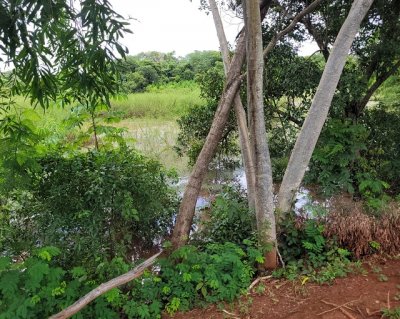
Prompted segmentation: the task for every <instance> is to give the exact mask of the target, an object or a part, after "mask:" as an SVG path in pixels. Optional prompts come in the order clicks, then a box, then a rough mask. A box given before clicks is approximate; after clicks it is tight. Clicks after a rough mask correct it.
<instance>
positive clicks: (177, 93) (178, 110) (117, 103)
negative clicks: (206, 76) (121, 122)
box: [111, 82, 204, 120]
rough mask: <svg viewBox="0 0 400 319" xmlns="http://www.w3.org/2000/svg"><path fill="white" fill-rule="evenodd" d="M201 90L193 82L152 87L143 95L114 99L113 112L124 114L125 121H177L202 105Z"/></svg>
mask: <svg viewBox="0 0 400 319" xmlns="http://www.w3.org/2000/svg"><path fill="white" fill-rule="evenodd" d="M202 103H204V100H203V99H202V98H200V89H199V87H198V86H197V85H196V84H195V83H193V82H182V83H171V84H167V85H163V86H159V87H157V86H152V87H149V88H148V89H147V91H146V92H143V93H135V94H129V95H128V96H126V97H121V98H118V99H113V100H112V102H111V105H112V110H113V111H116V112H120V113H122V116H123V118H125V119H134V118H153V119H154V118H156V119H168V120H175V119H177V118H178V117H180V116H182V115H184V114H185V113H186V112H187V111H188V110H189V108H190V107H192V106H196V105H200V104H202Z"/></svg>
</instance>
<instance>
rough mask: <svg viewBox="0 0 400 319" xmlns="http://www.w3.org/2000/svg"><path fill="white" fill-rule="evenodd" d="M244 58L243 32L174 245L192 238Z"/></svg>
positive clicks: (186, 197)
mask: <svg viewBox="0 0 400 319" xmlns="http://www.w3.org/2000/svg"><path fill="white" fill-rule="evenodd" d="M244 58H245V36H244V33H242V34H241V35H240V37H239V40H238V44H237V49H236V54H235V55H234V57H233V60H232V63H231V67H230V69H229V72H228V76H227V82H226V85H225V88H224V92H223V94H222V98H221V100H220V102H219V105H218V108H217V111H216V112H215V116H214V119H213V123H212V125H211V128H210V131H209V133H208V135H207V138H206V141H205V143H204V146H203V148H202V150H201V152H200V154H199V156H198V157H197V160H196V163H195V165H194V167H193V170H192V173H191V175H190V177H189V181H188V184H187V186H186V188H185V192H184V194H183V198H182V202H181V205H180V207H179V212H178V216H177V220H176V224H175V227H174V230H173V233H172V238H171V242H172V245H173V247H174V248H178V247H181V246H182V245H184V244H186V243H187V241H188V239H189V233H190V227H191V225H192V222H193V217H194V213H195V207H196V201H197V197H198V195H199V193H200V189H201V185H202V183H203V179H204V176H205V174H206V173H207V170H208V165H209V163H210V161H211V160H212V158H213V156H214V154H215V150H216V148H217V146H218V143H219V141H220V140H221V137H222V134H223V130H224V127H225V125H226V122H227V120H228V116H229V111H230V107H231V105H232V102H233V100H234V98H235V96H236V94H237V91H238V90H239V86H240V84H241V82H242V77H241V76H240V70H241V67H242V65H243V61H244Z"/></svg>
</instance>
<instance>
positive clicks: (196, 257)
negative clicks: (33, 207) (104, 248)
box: [0, 242, 263, 319]
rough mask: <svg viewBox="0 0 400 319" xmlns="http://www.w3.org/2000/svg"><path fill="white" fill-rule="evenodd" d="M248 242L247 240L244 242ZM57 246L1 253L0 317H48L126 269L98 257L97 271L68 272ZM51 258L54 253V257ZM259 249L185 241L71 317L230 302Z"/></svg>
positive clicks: (142, 314)
mask: <svg viewBox="0 0 400 319" xmlns="http://www.w3.org/2000/svg"><path fill="white" fill-rule="evenodd" d="M247 244H250V243H249V242H247ZM59 254H60V250H58V249H57V248H54V247H46V248H42V249H40V250H38V251H36V253H34V256H32V257H30V258H28V259H27V260H25V261H22V262H19V263H14V262H12V261H11V260H10V259H9V258H5V257H1V258H0V318H1V319H14V318H20V319H25V318H47V317H48V316H50V315H51V314H54V313H55V312H57V311H60V310H62V308H65V307H66V306H68V305H70V304H72V303H73V302H74V301H76V300H77V299H78V298H79V297H82V296H83V295H84V294H85V293H87V292H88V291H90V290H91V289H93V288H94V287H96V286H97V285H98V284H99V283H101V282H104V281H106V280H108V279H110V278H111V277H114V276H117V275H119V274H121V273H123V272H126V271H127V270H128V265H127V264H126V263H125V262H124V261H123V260H122V259H120V258H116V259H114V260H112V261H111V262H107V261H105V262H102V263H100V264H99V265H98V266H97V267H96V270H95V272H93V273H90V272H89V271H88V270H87V269H86V268H84V267H74V268H72V269H71V270H70V271H66V270H64V269H62V268H60V267H57V266H56V265H55V263H54V261H55V259H57V257H55V256H57V255H59ZM53 257H55V258H54V259H53ZM257 262H263V258H262V256H261V252H260V251H258V250H257V249H255V248H254V247H253V246H251V245H247V246H246V247H245V248H244V249H242V248H240V247H238V246H237V245H235V244H232V243H225V244H223V245H222V244H210V245H207V246H206V247H204V248H203V249H199V248H196V247H194V246H184V247H182V248H180V249H179V250H177V251H175V252H174V253H172V255H171V256H170V257H169V258H165V259H160V260H159V261H158V264H157V265H156V266H155V267H154V268H153V270H152V271H150V270H148V271H146V272H145V273H144V275H143V276H142V277H141V278H140V279H137V280H135V281H133V282H132V283H129V284H127V285H125V286H124V287H120V288H114V289H112V290H111V291H109V292H107V293H106V294H104V295H103V296H101V297H99V298H97V299H96V300H95V301H94V302H92V303H90V304H89V305H88V306H87V307H85V308H84V309H83V310H82V311H81V312H79V313H78V314H77V315H75V316H74V318H106V319H107V318H118V317H120V316H123V317H124V318H125V317H127V318H130V319H131V318H141V319H143V318H161V312H162V311H164V310H165V311H166V312H168V313H170V314H172V313H174V312H176V311H178V310H188V309H190V308H192V307H194V306H197V305H202V304H206V303H210V302H217V301H232V300H233V299H234V298H236V297H238V296H239V295H240V294H241V293H243V292H244V291H246V288H247V287H248V286H249V284H250V282H251V280H252V278H253V275H254V270H255V265H256V263H257Z"/></svg>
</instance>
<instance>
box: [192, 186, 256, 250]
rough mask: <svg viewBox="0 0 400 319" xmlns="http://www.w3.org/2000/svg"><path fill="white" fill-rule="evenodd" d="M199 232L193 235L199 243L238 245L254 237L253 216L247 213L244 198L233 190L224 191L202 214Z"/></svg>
mask: <svg viewBox="0 0 400 319" xmlns="http://www.w3.org/2000/svg"><path fill="white" fill-rule="evenodd" d="M202 214H203V215H205V216H206V217H204V221H200V225H199V228H200V229H199V231H198V232H196V233H195V234H194V236H195V238H196V239H199V240H200V241H201V242H203V243H204V242H214V243H221V244H222V243H225V242H227V241H228V242H233V243H236V244H238V245H240V244H241V243H242V242H243V240H245V239H251V238H254V237H255V233H254V229H255V216H254V212H251V211H249V207H248V203H247V199H246V197H245V196H244V195H243V194H242V193H240V192H239V191H238V190H235V189H233V188H231V189H227V190H225V191H224V192H223V193H222V194H221V195H218V196H217V197H216V198H215V200H213V201H212V203H211V207H210V208H209V209H207V210H205V211H203V212H202Z"/></svg>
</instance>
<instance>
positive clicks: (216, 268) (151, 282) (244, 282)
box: [124, 243, 263, 318]
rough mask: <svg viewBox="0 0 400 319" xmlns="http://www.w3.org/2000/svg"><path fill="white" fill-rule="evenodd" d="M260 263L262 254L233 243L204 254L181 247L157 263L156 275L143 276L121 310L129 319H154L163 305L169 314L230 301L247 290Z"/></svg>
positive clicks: (208, 249) (211, 247)
mask: <svg viewBox="0 0 400 319" xmlns="http://www.w3.org/2000/svg"><path fill="white" fill-rule="evenodd" d="M262 261H263V258H262V255H261V252H260V251H258V250H256V249H254V248H252V247H251V246H246V248H245V250H244V249H242V248H239V247H238V246H237V245H235V244H232V243H224V244H208V245H207V246H205V248H204V250H202V249H200V248H196V247H194V246H184V247H182V248H180V249H179V250H177V251H175V252H174V253H173V254H172V255H171V257H170V258H168V259H162V260H160V261H159V266H160V271H159V273H158V274H152V273H150V272H147V273H145V276H144V279H143V280H141V283H140V282H138V283H137V284H136V285H135V286H134V290H133V292H132V296H133V300H132V301H131V302H128V303H127V304H126V306H125V307H124V308H125V310H127V309H129V312H127V313H128V316H129V318H138V317H139V318H155V317H156V315H157V314H158V312H156V311H155V310H158V311H159V309H160V308H161V309H162V308H163V305H164V307H165V309H166V311H167V312H168V313H170V314H172V313H174V312H176V311H178V310H189V309H190V308H192V307H194V306H199V305H204V304H206V303H210V302H213V303H215V302H218V301H233V299H234V298H236V297H237V296H239V295H240V294H241V293H243V292H244V291H245V290H246V288H247V287H248V285H249V284H250V282H251V279H252V277H253V274H254V268H253V267H254V266H255V265H256V263H257V262H262ZM135 288H136V289H135ZM155 302H156V304H154V303H155ZM162 304H163V305H162ZM138 305H141V307H138ZM141 308H144V309H141ZM144 313H146V315H144Z"/></svg>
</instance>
